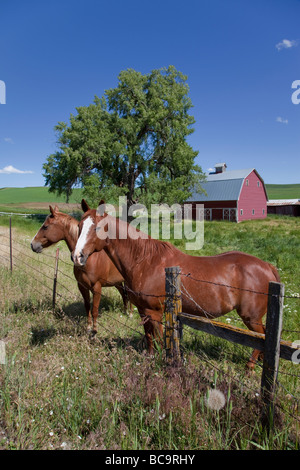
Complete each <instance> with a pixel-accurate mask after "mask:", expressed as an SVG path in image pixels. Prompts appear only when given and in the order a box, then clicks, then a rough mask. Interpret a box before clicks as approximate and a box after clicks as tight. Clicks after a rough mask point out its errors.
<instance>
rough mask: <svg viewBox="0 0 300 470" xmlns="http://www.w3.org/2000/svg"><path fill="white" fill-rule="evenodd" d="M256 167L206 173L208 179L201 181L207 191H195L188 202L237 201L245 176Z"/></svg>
mask: <svg viewBox="0 0 300 470" xmlns="http://www.w3.org/2000/svg"><path fill="white" fill-rule="evenodd" d="M253 170H254V171H255V173H256V174H257V176H258V177H259V178H260V179H261V181H262V183H263V180H262V178H261V177H260V176H259V175H258V173H257V171H256V170H255V168H246V169H243V170H230V171H224V172H221V173H211V174H207V175H206V181H204V182H203V183H201V186H202V188H203V189H204V190H205V191H206V194H205V193H197V192H195V193H193V194H192V196H191V197H190V198H189V199H188V200H187V202H205V201H237V200H238V199H239V196H240V192H241V189H242V186H243V183H244V180H245V178H247V176H248V175H250V173H251V172H252V171H253Z"/></svg>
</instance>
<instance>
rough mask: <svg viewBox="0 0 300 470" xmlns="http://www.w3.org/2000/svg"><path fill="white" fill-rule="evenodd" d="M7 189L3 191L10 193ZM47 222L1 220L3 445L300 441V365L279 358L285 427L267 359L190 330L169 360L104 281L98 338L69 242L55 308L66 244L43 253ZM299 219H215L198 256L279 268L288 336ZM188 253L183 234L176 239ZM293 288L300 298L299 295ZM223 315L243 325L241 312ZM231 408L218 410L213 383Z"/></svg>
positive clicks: (269, 444)
mask: <svg viewBox="0 0 300 470" xmlns="http://www.w3.org/2000/svg"><path fill="white" fill-rule="evenodd" d="M0 193H1V191H0ZM40 224H41V222H37V220H36V219H34V218H33V219H27V218H26V219H23V218H20V217H17V216H14V217H12V227H13V271H12V273H10V269H9V261H8V259H9V256H8V253H9V251H8V250H9V248H8V225H9V217H7V216H2V217H0V293H1V295H0V340H1V341H4V343H5V351H6V361H5V364H4V365H0V449H115V450H118V449H121V450H143V449H145V450H198V449H199V450H205V449H208V450H213V449H219V450H220V449H228V450H232V449H245V450H249V449H266V450H267V449H273V450H280V449H291V450H297V449H299V398H300V397H299V365H297V364H294V363H292V362H288V361H284V360H280V370H279V376H278V394H277V397H276V410H277V417H276V432H274V434H272V435H270V436H268V435H266V434H265V433H264V432H262V429H261V425H260V418H259V416H260V410H261V403H260V379H261V365H260V364H258V365H257V366H256V367H255V373H254V375H251V376H249V375H248V374H246V372H245V363H246V362H247V360H248V358H249V356H250V354H251V350H250V349H249V348H245V347H242V346H239V345H236V344H232V343H229V342H227V341H224V340H221V339H220V338H216V337H213V336H210V335H207V334H205V333H201V332H197V331H196V330H193V329H190V328H187V327H184V333H183V338H184V340H183V349H184V362H183V364H182V365H181V366H179V367H176V368H172V367H169V366H168V365H167V364H166V362H165V360H164V356H163V353H162V351H158V352H157V354H156V356H155V357H154V358H152V357H149V356H148V354H147V353H146V350H145V343H144V336H143V327H142V325H141V323H140V318H139V315H138V312H137V311H136V309H134V311H133V314H132V315H130V314H124V312H123V305H122V301H121V297H120V295H119V293H118V291H117V290H116V289H115V288H104V289H103V297H102V300H101V313H102V314H101V316H99V319H98V334H97V336H96V338H95V339H94V340H91V339H90V337H89V335H88V334H87V332H86V316H85V311H84V307H83V302H82V298H81V295H80V294H79V291H78V288H77V285H76V282H75V279H74V277H73V273H72V271H73V266H72V263H71V261H70V253H69V251H68V249H67V247H66V245H65V243H64V242H59V243H58V245H57V246H58V247H59V249H60V258H59V272H58V282H57V304H56V308H55V310H53V308H52V285H53V272H54V264H55V260H54V256H55V251H56V248H57V246H53V247H50V248H48V249H47V250H44V252H43V253H42V254H36V253H33V252H32V251H31V249H30V241H31V239H32V237H33V236H34V234H35V233H36V231H37V230H38V228H39V227H40ZM299 233H300V220H299V218H292V217H279V216H271V217H267V218H266V219H265V220H257V221H246V222H242V223H240V224H238V225H237V224H233V223H231V222H226V221H222V222H205V230H204V241H205V242H204V247H203V249H202V250H200V251H199V252H198V253H197V252H195V253H193V254H195V255H196V254H199V255H213V254H217V253H221V252H224V251H229V250H233V249H237V250H240V251H245V252H247V253H250V254H253V255H256V256H258V257H260V258H262V259H264V260H266V261H269V262H271V263H273V264H274V265H275V266H277V268H278V270H279V273H280V276H281V280H282V282H283V283H284V284H285V294H286V295H287V296H288V297H287V298H286V299H285V302H284V305H285V306H284V318H283V332H282V338H283V339H284V340H287V341H290V342H293V341H297V340H299V319H300V299H299V295H300V289H299V279H300V263H299V261H300V243H299ZM171 242H173V243H174V244H176V245H177V246H178V248H179V249H181V250H184V240H171ZM294 296H295V297H296V298H294ZM220 321H224V322H227V323H231V324H233V325H237V326H239V327H241V328H243V324H242V322H241V321H240V319H239V317H238V316H237V314H236V313H235V312H231V313H230V314H228V315H226V316H224V317H222V318H220ZM214 389H215V390H218V391H220V392H222V394H223V395H224V397H225V406H224V407H223V408H222V409H220V410H219V411H215V410H214V409H212V408H210V407H209V406H208V393H209V392H210V391H211V390H214Z"/></svg>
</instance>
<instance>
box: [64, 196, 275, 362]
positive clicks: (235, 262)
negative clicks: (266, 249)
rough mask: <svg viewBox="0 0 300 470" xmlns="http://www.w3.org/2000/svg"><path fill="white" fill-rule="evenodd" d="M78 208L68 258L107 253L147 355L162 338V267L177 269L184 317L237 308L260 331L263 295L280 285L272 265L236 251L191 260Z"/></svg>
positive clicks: (108, 218) (105, 217)
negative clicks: (138, 320)
mask: <svg viewBox="0 0 300 470" xmlns="http://www.w3.org/2000/svg"><path fill="white" fill-rule="evenodd" d="M100 204H103V201H101V203H100ZM82 209H83V211H84V212H85V214H84V216H83V218H82V220H81V222H80V223H79V232H80V236H79V238H78V242H77V244H76V247H75V251H74V252H73V254H72V256H73V260H74V263H75V265H76V266H84V265H85V264H86V263H87V262H89V259H90V258H89V256H90V255H91V254H92V253H94V252H95V251H97V252H101V250H103V249H104V251H106V253H107V254H108V256H109V257H110V259H111V260H112V261H113V263H114V264H115V265H116V267H117V268H118V270H119V271H120V273H121V274H122V276H123V277H124V279H125V284H126V287H127V288H128V293H129V298H130V299H132V301H133V303H134V304H135V305H136V306H137V307H138V310H139V313H140V316H141V317H142V319H144V328H145V334H146V338H147V342H148V348H149V351H150V352H152V350H153V342H152V337H155V338H157V337H159V336H162V323H161V321H162V315H163V310H164V298H165V268H166V267H170V266H179V267H180V268H181V273H182V275H181V286H182V309H183V311H184V312H185V313H190V314H194V315H199V316H202V317H203V316H206V317H208V318H211V319H214V318H218V317H220V316H221V315H224V314H226V313H228V312H231V311H232V310H234V309H236V311H237V313H238V315H239V316H240V317H241V319H242V320H243V322H244V323H245V325H246V326H247V327H248V328H249V329H250V330H253V331H256V332H258V333H264V326H263V324H262V317H263V316H264V314H265V313H266V311H267V302H268V295H265V294H267V293H268V286H269V282H270V281H275V282H279V275H278V273H277V270H276V268H275V267H274V266H272V265H271V264H269V263H267V262H265V261H262V260H260V259H259V258H256V257H254V256H251V255H248V254H246V253H242V252H238V251H231V252H227V253H223V254H220V255H216V256H191V255H188V254H185V253H183V252H181V251H180V250H178V249H177V248H176V247H174V246H173V245H172V244H170V243H168V242H162V241H158V240H155V239H153V238H151V237H149V236H148V235H145V234H142V232H140V234H141V235H143V238H137V236H136V235H135V236H134V237H132V236H131V233H130V231H131V229H132V227H130V225H129V224H127V223H126V222H124V221H122V220H118V219H115V220H114V221H112V220H111V216H110V215H108V214H106V213H103V214H102V215H99V213H98V212H97V211H96V210H91V209H90V208H89V207H88V205H87V203H86V202H85V201H84V200H83V201H82ZM113 222H115V227H116V236H115V237H109V232H108V231H107V230H108V227H109V226H112V225H110V224H112V223H113ZM96 227H97V233H96ZM101 227H102V228H101ZM101 230H102V233H101V236H100V233H99V231H101ZM124 234H125V235H124ZM126 234H127V237H126ZM120 235H121V236H120ZM133 238H135V239H133ZM259 353H260V351H258V350H255V351H253V353H252V356H251V358H250V360H249V362H248V364H247V366H248V367H249V368H253V367H254V364H255V362H256V360H257V357H258V355H259Z"/></svg>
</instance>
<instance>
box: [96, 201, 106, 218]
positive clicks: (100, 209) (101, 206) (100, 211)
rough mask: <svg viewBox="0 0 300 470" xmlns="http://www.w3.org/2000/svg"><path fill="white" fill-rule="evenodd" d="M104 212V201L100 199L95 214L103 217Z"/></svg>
mask: <svg viewBox="0 0 300 470" xmlns="http://www.w3.org/2000/svg"><path fill="white" fill-rule="evenodd" d="M104 212H105V201H104V200H103V199H101V201H100V202H99V205H98V207H97V214H98V215H101V216H103V215H104Z"/></svg>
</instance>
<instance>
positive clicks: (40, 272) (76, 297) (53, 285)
mask: <svg viewBox="0 0 300 470" xmlns="http://www.w3.org/2000/svg"><path fill="white" fill-rule="evenodd" d="M58 256H59V250H56V256H55V255H53V254H50V253H45V251H43V253H42V254H39V255H35V254H33V253H32V252H31V248H30V240H24V241H23V240H22V241H21V240H20V239H16V238H15V237H14V236H13V235H12V229H11V224H10V227H9V232H8V233H5V232H4V233H3V232H1V233H0V260H1V264H2V265H4V266H5V267H6V268H7V269H8V270H10V271H11V272H12V271H13V270H14V269H17V270H18V271H21V272H24V273H26V274H27V275H28V274H29V275H30V277H31V278H32V279H33V280H34V281H35V282H36V283H37V284H35V287H34V289H35V292H36V293H38V294H39V295H40V296H41V298H43V299H44V298H45V291H46V292H47V294H48V296H49V299H51V297H52V307H53V308H55V307H56V296H57V297H58V298H59V299H60V301H62V302H63V303H64V304H65V305H66V304H68V303H70V302H72V301H76V302H79V301H82V298H81V294H80V293H79V291H78V290H77V286H76V283H77V281H76V279H75V277H74V275H73V273H72V271H73V263H72V262H71V260H67V256H68V255H66V254H64V256H60V257H59V258H58ZM23 258H25V259H23ZM58 259H59V263H58ZM61 265H63V267H62V266H61ZM37 266H38V267H37ZM51 273H53V274H51ZM181 275H182V276H185V277H190V278H192V276H191V274H190V273H182V274H181ZM194 280H195V282H201V283H205V282H208V283H211V282H210V281H204V280H201V279H194ZM70 281H71V283H72V284H73V286H72V288H70ZM213 284H215V285H222V286H223V287H227V288H233V289H235V288H236V287H234V286H229V285H224V284H218V283H213ZM37 286H38V287H37ZM171 286H172V288H174V289H175V290H174V293H175V294H174V293H173V294H174V295H175V297H174V296H173V300H172V301H174V300H175V301H178V300H180V299H181V297H182V296H186V297H188V298H189V299H190V300H192V301H193V302H194V303H195V306H197V308H199V309H201V310H202V311H203V313H204V318H205V319H206V320H208V322H209V323H210V326H211V328H213V329H215V328H216V325H215V322H213V321H212V319H211V315H210V314H209V312H206V311H205V310H204V309H203V308H202V307H201V306H200V305H199V304H198V302H197V301H196V300H195V299H194V298H193V297H192V296H191V294H190V293H189V292H188V290H187V289H186V287H185V286H184V285H183V284H182V285H181V287H182V288H181V291H180V293H179V294H178V292H177V291H176V285H175V283H174V279H173V281H171ZM124 288H125V287H124ZM74 290H75V291H76V290H77V293H75V292H74ZM126 290H128V291H130V288H129V287H128V286H126ZM132 292H133V293H134V294H135V295H144V296H155V297H157V295H153V294H149V293H143V292H134V291H132ZM252 292H253V293H254V294H259V295H267V296H269V295H270V293H267V292H255V291H252ZM159 297H162V296H159ZM164 297H165V296H164ZM283 297H284V298H287V299H300V296H299V295H283ZM101 298H103V299H107V300H108V301H110V300H111V298H110V297H109V296H107V295H106V294H102V296H101ZM178 313H179V312H178ZM105 316H106V317H108V318H111V320H112V321H111V325H113V324H114V323H119V324H120V325H121V326H122V328H125V329H127V330H128V331H129V332H131V333H132V332H133V333H134V334H135V335H137V336H138V337H139V338H140V340H141V341H142V340H143V338H144V333H143V332H142V331H141V330H142V326H143V322H141V323H140V327H141V329H140V330H139V329H137V328H136V327H134V326H132V325H129V324H128V321H127V320H128V318H127V319H126V321H125V322H124V321H121V320H120V318H116V317H115V316H113V315H112V313H111V312H107V311H106V312H105ZM226 318H227V319H229V320H230V321H233V320H236V318H235V317H232V316H226ZM146 320H147V319H146ZM161 323H162V326H163V327H164V331H165V335H168V334H170V333H171V336H172V335H174V334H175V336H176V338H178V341H177V339H176V341H177V343H178V344H179V341H180V339H181V336H182V324H180V325H179V326H178V325H174V322H172V324H170V322H169V320H167V319H166V318H165V319H164V320H163V321H162V322H161ZM101 328H103V329H104V330H105V331H107V332H108V333H109V334H111V335H114V334H115V333H114V331H113V330H112V329H111V328H108V326H107V325H103V324H102V323H101ZM281 331H282V332H284V331H286V332H288V333H294V334H299V333H300V332H299V330H291V329H286V330H285V329H282V330H281ZM186 333H187V334H186ZM184 336H185V338H186V337H187V338H188V340H189V341H190V343H195V344H197V343H198V344H199V341H201V339H200V338H201V337H200V336H199V333H198V332H197V331H196V330H194V329H193V328H191V327H187V328H186V329H185V334H184ZM215 336H218V335H217V334H216V335H215ZM176 341H175V343H176ZM165 344H166V339H165ZM180 348H181V353H180V354H182V351H183V352H186V353H188V351H189V348H190V346H188V345H186V344H184V345H183V344H182V343H181V341H180ZM210 349H211V351H215V355H219V354H220V351H219V350H218V349H217V346H215V345H214V344H210ZM294 352H297V348H295V349H294ZM193 353H194V354H196V355H197V356H198V357H199V358H200V359H201V361H204V362H205V363H206V364H207V365H208V366H209V367H211V368H212V369H214V370H215V371H217V372H218V373H219V374H221V375H223V376H225V377H226V378H227V380H228V381H230V382H236V384H237V386H243V387H246V388H248V389H249V391H250V392H251V394H252V396H257V395H259V392H258V391H257V388H252V387H250V386H249V384H245V383H244V384H241V383H240V381H239V379H236V378H235V376H234V374H231V373H230V372H227V371H224V370H222V368H221V367H219V366H218V365H217V364H216V363H215V361H214V360H212V359H211V358H210V357H209V355H208V354H207V353H206V352H205V350H203V349H201V348H197V350H196V351H195V349H193ZM237 353H238V354H239V355H240V357H241V358H243V359H245V360H246V359H248V358H247V356H246V354H247V351H246V350H245V347H243V346H241V345H239V344H235V347H234V352H229V351H228V349H227V350H226V355H227V357H228V356H229V355H231V357H232V361H233V362H234V361H235V359H236V355H237ZM234 356H235V357H234ZM297 358H298V356H296V362H297V363H298V364H299V362H300V361H297ZM296 362H295V363H296ZM257 365H258V367H259V368H260V369H263V363H262V362H261V361H258V362H257ZM273 372H274V371H273ZM279 375H286V376H291V377H293V379H294V380H296V381H298V379H299V377H300V375H299V374H297V373H295V374H294V373H291V372H285V371H283V370H282V369H279V370H277V371H276V386H277V389H278V388H280V389H282V390H284V392H285V393H286V395H289V397H290V400H291V402H292V405H291V407H290V410H289V409H287V408H284V407H283V406H282V404H281V403H280V402H277V401H276V402H274V400H272V406H273V405H274V404H275V406H276V408H278V409H280V410H281V411H282V412H284V413H286V414H288V415H290V417H291V418H293V419H295V420H296V421H297V422H299V421H300V419H299V417H298V416H297V415H296V414H297V411H298V410H299V401H300V398H299V396H297V393H295V392H294V391H293V392H292V391H291V390H288V389H287V387H286V386H285V385H283V384H282V383H281V381H280V380H279ZM291 410H293V411H294V412H291Z"/></svg>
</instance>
